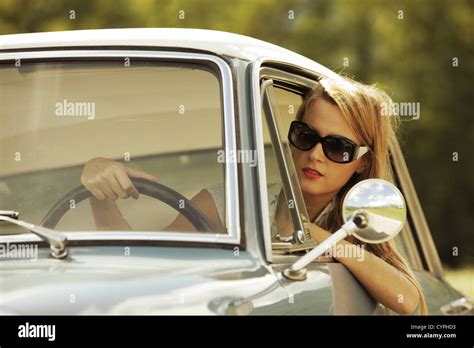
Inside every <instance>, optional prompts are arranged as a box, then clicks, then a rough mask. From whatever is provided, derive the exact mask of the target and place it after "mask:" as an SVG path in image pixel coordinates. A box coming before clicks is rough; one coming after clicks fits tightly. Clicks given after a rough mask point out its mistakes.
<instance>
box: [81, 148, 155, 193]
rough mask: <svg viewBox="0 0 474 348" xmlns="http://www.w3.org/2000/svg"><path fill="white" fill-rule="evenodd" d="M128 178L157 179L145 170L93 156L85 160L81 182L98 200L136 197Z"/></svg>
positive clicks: (134, 189) (135, 191)
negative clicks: (141, 170)
mask: <svg viewBox="0 0 474 348" xmlns="http://www.w3.org/2000/svg"><path fill="white" fill-rule="evenodd" d="M130 178H143V179H147V180H150V181H155V182H157V181H158V179H157V178H156V177H155V176H153V175H151V174H147V173H145V172H140V171H138V170H134V169H131V168H129V167H126V166H124V165H123V164H122V163H120V162H117V161H113V160H110V159H107V158H101V157H98V158H93V159H91V160H89V161H87V162H86V164H85V165H84V170H83V171H82V175H81V182H82V184H83V185H84V186H85V188H86V189H87V190H88V191H90V192H91V193H92V194H93V196H94V197H95V198H97V199H98V200H101V201H102V200H104V199H106V198H109V199H113V200H116V199H117V198H118V197H120V198H123V199H125V198H128V197H130V196H132V197H133V198H135V199H138V196H139V194H138V190H137V188H136V187H135V185H133V183H132V181H131V180H130Z"/></svg>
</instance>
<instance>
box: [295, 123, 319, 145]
mask: <svg viewBox="0 0 474 348" xmlns="http://www.w3.org/2000/svg"><path fill="white" fill-rule="evenodd" d="M289 140H290V142H291V143H292V144H293V145H294V146H295V147H297V148H298V149H300V150H303V151H306V150H309V149H311V148H312V147H313V146H314V145H315V144H316V142H317V136H316V134H314V132H313V131H312V130H311V129H309V128H307V127H305V126H304V125H301V124H298V123H294V124H292V127H291V132H290V139H289Z"/></svg>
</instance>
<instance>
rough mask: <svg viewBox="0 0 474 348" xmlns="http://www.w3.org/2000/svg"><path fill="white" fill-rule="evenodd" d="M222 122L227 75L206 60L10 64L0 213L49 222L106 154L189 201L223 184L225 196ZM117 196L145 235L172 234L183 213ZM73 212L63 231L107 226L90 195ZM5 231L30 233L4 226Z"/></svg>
mask: <svg viewBox="0 0 474 348" xmlns="http://www.w3.org/2000/svg"><path fill="white" fill-rule="evenodd" d="M216 70H217V69H216ZM222 119H223V117H222V105H221V87H220V78H219V75H218V73H217V72H216V71H214V69H212V68H211V67H208V66H206V65H200V64H189V63H183V62H174V63H173V62H170V61H169V60H168V62H167V63H164V62H159V61H153V62H150V61H144V60H142V61H139V60H137V59H135V60H134V59H132V60H130V59H128V58H124V59H115V60H112V59H110V60H85V61H57V60H56V61H49V62H48V61H44V60H43V61H42V62H39V61H29V62H22V61H20V60H17V61H15V62H13V63H4V64H1V65H0V120H1V127H0V210H16V211H19V212H20V218H21V219H22V220H25V221H28V222H31V223H34V224H40V223H41V221H42V219H43V218H44V216H45V215H46V214H47V212H48V211H49V210H50V208H51V207H52V206H53V205H54V204H55V203H56V202H57V201H58V200H59V199H61V198H62V197H63V196H64V195H65V194H66V193H67V192H69V191H70V190H72V189H74V188H76V187H78V186H80V185H81V184H82V183H81V174H82V171H83V168H84V165H85V163H87V162H88V161H90V160H91V159H93V158H98V157H100V158H107V159H110V160H113V161H117V162H119V163H122V164H123V165H125V166H127V167H129V168H132V169H133V170H137V171H141V172H146V173H149V174H151V175H154V176H155V177H157V178H158V182H159V183H160V184H163V185H165V186H166V187H169V188H171V189H173V190H174V191H176V192H178V193H180V194H181V195H183V196H184V197H186V198H188V199H191V198H192V197H193V196H195V195H196V194H197V193H199V192H200V191H201V190H202V189H203V188H206V187H213V188H214V189H213V190H212V192H213V193H214V199H216V200H219V201H221V202H224V197H223V195H224V190H223V186H224V173H225V172H224V166H223V164H222V163H220V162H219V161H217V160H216V158H217V156H216V152H217V151H218V150H219V149H222V148H223V132H222V128H223V127H222V123H223V122H222ZM116 202H117V205H118V207H119V209H120V211H121V212H122V214H123V216H124V218H125V219H126V220H127V221H128V223H129V224H130V226H132V228H133V230H136V231H162V230H163V229H164V228H165V227H166V226H168V225H169V224H170V223H171V222H172V221H174V219H175V218H176V217H177V215H178V212H177V211H176V210H174V209H173V208H171V207H170V206H169V205H167V204H165V203H163V202H161V201H159V200H156V199H153V198H151V197H148V196H145V195H140V198H139V199H138V200H134V199H118V200H117V201H116ZM69 208H70V209H69V210H68V211H67V212H66V213H65V214H64V216H63V217H62V218H61V219H60V221H59V222H58V224H57V226H55V228H56V229H59V230H63V231H95V230H97V229H98V228H97V225H96V222H95V220H94V218H93V214H92V211H91V205H90V204H89V201H88V199H87V200H86V201H84V202H82V203H78V204H75V202H74V201H71V202H69ZM221 215H222V216H221V219H222V220H224V219H225V214H221ZM222 223H223V225H224V226H225V221H222ZM0 233H1V234H10V233H24V231H23V230H22V229H21V228H17V227H16V226H13V225H10V224H0Z"/></svg>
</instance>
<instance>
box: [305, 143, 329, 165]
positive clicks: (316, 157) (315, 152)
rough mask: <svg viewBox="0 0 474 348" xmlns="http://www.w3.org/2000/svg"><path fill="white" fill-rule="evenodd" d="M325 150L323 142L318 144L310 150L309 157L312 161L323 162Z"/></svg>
mask: <svg viewBox="0 0 474 348" xmlns="http://www.w3.org/2000/svg"><path fill="white" fill-rule="evenodd" d="M324 158H325V156H324V151H323V145H322V144H321V143H318V144H316V146H315V147H313V148H312V149H311V150H309V159H310V160H311V161H312V162H315V161H319V162H322V161H323V160H324Z"/></svg>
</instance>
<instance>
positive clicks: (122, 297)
mask: <svg viewBox="0 0 474 348" xmlns="http://www.w3.org/2000/svg"><path fill="white" fill-rule="evenodd" d="M255 279H260V280H261V281H258V282H255ZM275 280H276V278H275V276H273V275H272V274H270V273H269V272H268V270H267V269H266V268H265V267H264V266H263V265H261V264H260V263H259V262H258V261H257V259H255V258H253V257H252V256H251V255H250V254H248V253H246V252H241V253H240V255H239V257H235V255H234V254H233V251H230V250H215V249H193V248H187V249H185V248H157V247H131V248H130V249H129V253H127V252H126V250H124V248H123V247H108V248H105V247H102V248H98V247H91V248H86V247H82V248H71V249H70V256H69V257H68V258H67V259H65V260H55V259H51V258H48V255H47V252H46V250H45V249H42V251H41V252H40V254H39V256H38V259H37V260H36V261H33V260H4V261H0V293H1V297H0V313H2V314H21V315H27V314H33V315H34V314H46V315H48V314H50V315H60V314H164V313H166V314H184V313H185V314H196V313H212V312H213V311H212V309H210V308H208V304H209V303H210V302H212V301H215V300H216V299H219V298H223V297H228V296H234V297H236V298H237V297H240V296H246V295H248V293H251V292H254V293H255V292H258V291H260V290H261V289H262V288H263V287H265V286H270V285H271V284H272V283H274V282H275Z"/></svg>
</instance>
